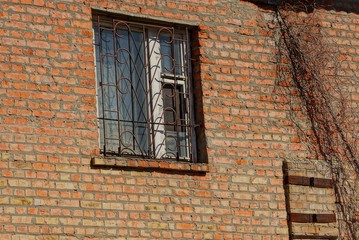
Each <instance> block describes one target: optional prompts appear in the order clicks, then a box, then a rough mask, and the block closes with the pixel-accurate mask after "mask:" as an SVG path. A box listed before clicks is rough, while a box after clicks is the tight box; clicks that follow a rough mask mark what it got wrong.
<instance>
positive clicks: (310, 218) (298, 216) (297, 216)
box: [289, 213, 336, 223]
mask: <svg viewBox="0 0 359 240" xmlns="http://www.w3.org/2000/svg"><path fill="white" fill-rule="evenodd" d="M289 220H290V221H291V222H297V223H332V222H336V216H335V214H313V213H290V214H289Z"/></svg>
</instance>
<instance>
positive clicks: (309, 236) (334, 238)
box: [291, 234, 338, 240]
mask: <svg viewBox="0 0 359 240" xmlns="http://www.w3.org/2000/svg"><path fill="white" fill-rule="evenodd" d="M291 239H327V240H336V239H338V236H325V235H324V236H323V235H321V236H319V235H294V234H293V235H292V237H291Z"/></svg>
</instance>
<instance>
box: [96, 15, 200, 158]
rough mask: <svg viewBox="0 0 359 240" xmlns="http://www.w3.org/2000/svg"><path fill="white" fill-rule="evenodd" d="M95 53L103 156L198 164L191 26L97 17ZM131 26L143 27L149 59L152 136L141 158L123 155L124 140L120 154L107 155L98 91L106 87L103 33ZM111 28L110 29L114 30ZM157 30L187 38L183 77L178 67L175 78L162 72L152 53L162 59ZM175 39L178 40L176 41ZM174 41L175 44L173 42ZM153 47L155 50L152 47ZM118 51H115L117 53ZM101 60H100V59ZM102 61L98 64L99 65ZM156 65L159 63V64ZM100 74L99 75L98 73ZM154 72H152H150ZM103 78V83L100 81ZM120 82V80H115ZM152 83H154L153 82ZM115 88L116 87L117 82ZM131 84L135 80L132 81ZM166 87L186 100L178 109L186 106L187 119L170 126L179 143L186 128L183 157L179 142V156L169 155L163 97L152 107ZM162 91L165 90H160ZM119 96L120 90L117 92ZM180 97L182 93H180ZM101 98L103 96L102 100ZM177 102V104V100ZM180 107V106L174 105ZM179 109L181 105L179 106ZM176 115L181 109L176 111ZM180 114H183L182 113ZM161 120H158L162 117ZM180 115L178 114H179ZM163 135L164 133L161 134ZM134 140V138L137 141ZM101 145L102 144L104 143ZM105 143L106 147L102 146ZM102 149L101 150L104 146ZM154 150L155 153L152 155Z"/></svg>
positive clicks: (183, 43) (110, 153)
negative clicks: (180, 91)
mask: <svg viewBox="0 0 359 240" xmlns="http://www.w3.org/2000/svg"><path fill="white" fill-rule="evenodd" d="M93 19H94V21H93V23H94V28H93V29H94V48H95V49H94V51H95V53H94V54H95V65H96V66H95V69H96V82H97V96H98V121H99V134H100V139H99V145H100V149H101V153H102V154H103V155H105V156H106V155H110V156H113V155H117V156H120V157H132V158H133V157H141V158H149V159H161V160H177V161H185V162H193V163H196V162H197V144H196V131H195V127H196V126H197V125H196V124H195V114H194V113H195V112H194V104H193V95H194V94H193V86H192V84H193V82H192V81H193V79H192V66H191V60H192V59H191V56H190V54H191V53H190V46H191V45H190V44H191V43H190V27H188V26H179V25H177V24H175V25H174V26H171V24H161V25H158V24H152V23H145V22H142V21H137V20H136V21H128V20H123V19H121V17H113V16H111V17H109V16H102V15H101V14H96V15H94V18H93ZM122 23H123V24H125V25H126V24H128V25H126V26H129V25H131V27H132V26H140V27H142V34H143V41H144V42H143V44H144V45H145V46H144V48H145V49H144V51H145V55H146V56H145V59H147V61H148V62H146V64H145V65H148V66H146V68H148V72H146V73H145V75H146V80H145V81H146V84H147V88H146V96H145V98H146V102H147V105H146V111H147V115H148V118H147V120H146V124H147V126H148V132H149V133H150V134H148V139H147V141H148V151H147V152H146V153H145V154H144V153H143V152H141V154H124V153H123V152H121V151H120V146H121V144H122V140H121V137H119V139H118V141H119V150H118V151H117V152H115V151H113V152H111V151H107V149H106V145H107V142H106V139H107V138H106V130H104V129H105V127H106V123H105V114H104V111H105V110H104V108H105V107H104V104H105V103H104V99H103V89H99V88H102V86H103V79H102V78H103V73H101V71H102V66H100V67H98V64H100V65H102V57H103V56H102V55H101V54H102V49H101V41H102V40H101V39H100V38H101V30H103V29H108V30H110V29H112V31H113V34H114V36H115V35H116V31H117V26H118V24H122ZM111 25H112V27H110V28H109V26H111ZM96 28H97V32H96ZM155 29H157V30H158V29H162V30H163V31H166V32H168V33H167V36H168V35H170V36H176V34H177V31H178V32H179V33H178V34H180V35H184V36H185V38H184V37H182V38H181V39H180V41H182V42H181V44H180V51H181V52H182V56H180V61H182V62H183V63H184V64H180V66H179V67H181V68H182V73H183V74H182V75H180V74H176V67H177V66H175V65H174V66H173V69H174V71H173V74H170V73H165V72H164V71H162V70H163V69H162V68H163V66H162V61H161V59H156V57H157V58H158V57H159V56H158V54H157V56H156V54H154V55H152V54H151V52H152V53H153V52H158V53H159V54H160V57H162V56H161V53H160V51H161V49H160V48H161V42H160V36H159V32H160V31H159V32H157V36H155V35H156V34H154V33H151V31H154V32H155ZM128 32H129V34H130V33H131V30H130V28H129V30H128ZM96 37H98V38H99V39H98V46H97V45H96V39H95V38H96ZM151 38H155V40H154V41H150V40H151ZM174 39H176V38H174ZM115 41H117V39H116V38H115V37H114V42H115ZM172 41H174V40H172ZM151 45H152V46H151ZM114 51H115V49H114ZM171 51H173V49H172V48H171ZM171 57H173V59H174V58H175V56H171ZM98 58H99V59H98ZM114 59H116V56H115V54H114ZM98 61H99V63H98ZM156 61H157V63H156ZM172 63H174V64H175V63H176V61H173V62H172ZM153 68H158V69H159V70H158V69H156V70H155V71H154V73H153ZM99 71H100V73H98V72H99ZM151 71H152V72H151ZM99 76H100V79H99ZM116 79H117V77H116ZM151 79H152V80H151ZM155 79H159V80H160V81H158V84H157V85H161V86H157V88H160V90H158V89H157V90H156V86H154V84H153V82H152V81H157V80H155ZM115 81H116V84H117V80H115ZM131 81H132V78H131ZM164 85H169V86H173V89H174V92H175V93H176V95H177V93H178V91H177V88H180V89H183V90H182V95H183V96H184V100H183V101H184V102H182V103H181V102H180V103H179V105H183V106H184V108H185V109H184V116H183V118H184V119H179V120H178V119H177V120H176V124H172V125H171V126H174V127H175V129H177V130H176V131H174V132H175V134H176V135H177V139H180V137H179V135H180V134H182V133H183V132H182V131H178V129H179V128H184V129H187V132H186V131H184V136H185V137H184V139H185V143H184V151H185V152H186V153H185V154H184V155H180V154H181V153H178V152H180V151H181V148H182V145H181V143H179V141H181V140H177V144H176V148H177V154H176V156H174V155H172V156H170V155H168V151H167V150H166V148H167V147H166V146H167V145H169V143H167V141H168V136H167V135H166V134H167V131H166V129H165V128H166V127H165V126H166V122H165V117H164V111H165V110H163V109H162V114H161V113H160V112H161V107H160V106H161V105H162V106H163V102H162V103H161V101H163V98H164V96H162V94H160V95H161V97H158V100H159V102H158V103H157V104H156V103H153V98H154V95H156V94H157V95H158V94H159V93H160V92H161V91H162V92H163V86H164ZM131 87H133V85H132V83H131ZM161 89H162V90H161ZM99 91H102V92H101V94H100V93H99ZM116 94H118V93H117V90H116ZM178 94H181V93H178ZM99 95H101V96H99ZM100 97H102V101H101V100H100ZM174 98H175V99H176V98H177V97H176V96H174ZM118 100H119V99H118V96H117V97H116V101H118ZM175 101H176V100H175ZM101 104H102V109H101ZM175 104H177V103H175ZM177 105H178V104H177ZM101 110H102V111H103V115H102V117H101V115H100V111H101ZM176 110H177V111H178V110H179V109H176ZM118 114H119V116H120V113H119V111H118ZM176 114H177V112H176ZM179 114H180V113H179ZM161 115H162V117H159V116H161ZM177 115H178V114H177ZM157 118H158V119H159V121H158V122H156V120H155V119H157ZM101 121H103V129H101ZM178 121H180V123H178ZM182 121H183V122H184V124H182ZM117 123H118V129H117V131H118V134H119V135H121V133H120V131H121V130H120V123H121V120H120V119H118V122H117ZM156 125H157V126H159V128H158V129H156ZM161 132H162V133H161ZM134 134H135V132H132V135H133V137H134ZM134 138H135V137H134ZM101 141H102V142H101ZM102 143H103V144H102ZM101 145H102V146H101ZM150 148H152V149H153V150H152V151H151V149H150Z"/></svg>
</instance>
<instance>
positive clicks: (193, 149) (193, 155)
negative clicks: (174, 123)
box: [184, 27, 197, 162]
mask: <svg viewBox="0 0 359 240" xmlns="http://www.w3.org/2000/svg"><path fill="white" fill-rule="evenodd" d="M185 31H186V32H185V34H186V39H185V40H186V52H187V54H186V59H184V60H185V61H186V67H187V71H186V73H185V74H186V83H185V84H187V89H188V91H187V92H186V94H188V95H187V97H188V102H189V104H188V106H186V107H188V108H189V109H188V122H189V127H188V128H189V131H188V138H189V139H188V142H189V146H188V149H186V150H188V151H189V156H190V159H191V160H192V162H197V145H196V139H195V138H194V136H195V129H194V126H195V119H194V106H193V95H194V92H193V88H192V84H193V79H192V76H193V74H192V62H191V50H190V49H191V45H190V44H191V43H190V37H189V30H188V28H187V27H186V29H185ZM186 122H187V119H186ZM186 147H187V146H186Z"/></svg>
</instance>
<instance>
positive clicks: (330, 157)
mask: <svg viewBox="0 0 359 240" xmlns="http://www.w3.org/2000/svg"><path fill="white" fill-rule="evenodd" d="M311 2H313V1H311ZM316 7H317V6H316V5H315V1H314V3H312V4H311V5H308V3H307V1H297V3H296V4H295V5H293V4H288V3H287V2H284V3H283V4H282V5H281V6H279V7H278V10H277V11H276V19H277V22H278V25H279V35H280V38H279V40H278V42H277V44H278V47H279V55H278V56H279V59H278V75H279V76H280V79H281V80H282V81H283V82H287V81H288V80H289V81H290V83H289V87H287V88H283V89H287V90H288V93H293V91H292V90H291V88H294V89H296V91H295V92H296V93H297V95H295V96H294V98H295V97H298V100H299V109H300V110H301V113H302V114H304V116H305V117H306V119H307V121H306V122H307V123H308V126H305V125H303V124H302V123H301V122H302V120H303V119H301V114H300V113H298V111H292V113H294V114H292V116H291V117H292V120H293V122H294V124H295V126H297V128H298V130H299V132H300V133H301V134H300V135H301V139H302V142H306V143H307V144H308V147H309V148H310V150H311V152H312V153H314V155H315V158H317V159H323V160H325V161H326V162H327V163H329V165H330V167H331V171H332V177H333V180H334V182H335V187H334V188H335V194H336V201H337V209H338V213H337V214H338V219H339V232H340V236H341V237H342V238H343V239H357V237H358V236H357V234H358V231H359V226H358V223H357V222H356V221H355V219H356V217H357V216H358V202H357V194H358V193H357V189H356V184H357V182H358V180H359V177H358V176H359V162H358V155H359V154H358V148H357V143H358V135H357V134H358V123H359V118H358V116H357V115H355V114H354V112H355V110H354V109H353V106H351V103H350V101H348V99H346V98H345V96H344V93H343V90H342V86H345V85H346V84H347V83H346V80H345V79H343V78H341V77H340V75H339V74H338V72H339V71H340V70H341V69H340V67H341V66H340V64H338V63H340V61H338V60H337V54H336V51H333V48H332V47H330V46H329V45H328V43H327V42H326V41H325V40H324V39H323V37H322V35H321V24H320V21H319V20H318V19H316V17H315V14H314V13H308V9H310V10H313V9H315V8H316ZM298 9H299V10H300V14H299V13H298V11H297V10H298ZM306 11H307V12H306ZM298 15H300V17H298ZM283 82H282V83H283ZM349 84H350V82H349ZM287 85H288V83H287ZM293 104H294V105H293V106H296V105H295V104H298V102H296V103H293ZM293 109H295V108H293Z"/></svg>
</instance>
